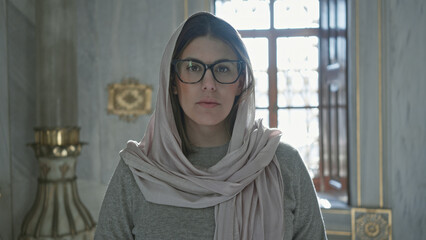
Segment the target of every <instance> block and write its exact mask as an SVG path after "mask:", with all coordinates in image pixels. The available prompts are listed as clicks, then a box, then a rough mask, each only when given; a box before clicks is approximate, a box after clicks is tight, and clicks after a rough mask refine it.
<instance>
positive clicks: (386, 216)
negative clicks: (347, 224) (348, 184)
mask: <svg viewBox="0 0 426 240" xmlns="http://www.w3.org/2000/svg"><path fill="white" fill-rule="evenodd" d="M351 214H352V240H369V239H372V240H391V239H392V212H391V210H390V209H368V208H352V212H351Z"/></svg>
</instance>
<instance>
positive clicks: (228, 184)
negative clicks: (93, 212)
mask: <svg viewBox="0 0 426 240" xmlns="http://www.w3.org/2000/svg"><path fill="white" fill-rule="evenodd" d="M182 26H183V25H181V26H180V27H179V28H178V29H177V31H176V32H175V33H174V34H173V35H172V37H171V39H170V41H169V42H168V44H167V46H166V49H165V52H164V55H163V58H162V62H161V71H160V86H159V92H158V96H157V104H156V108H155V112H154V114H153V116H152V118H151V120H150V123H149V125H148V128H147V130H146V133H145V136H144V137H143V139H142V141H141V142H135V141H129V142H128V144H127V148H126V149H124V150H123V151H122V152H121V153H120V156H121V157H122V159H123V160H124V161H125V163H126V164H127V165H128V166H129V168H130V169H131V171H132V173H133V175H134V177H135V179H136V182H137V184H138V186H139V188H140V190H141V191H142V194H143V195H144V197H145V199H146V200H147V201H149V202H152V203H156V204H164V205H171V206H178V207H187V208H206V207H212V206H214V207H215V220H216V228H215V239H223V240H228V239H256V240H261V239H283V236H284V207H283V181H282V176H281V172H280V167H279V163H278V161H277V158H276V157H275V151H276V149H277V147H278V143H279V140H280V135H281V133H280V132H279V131H278V130H272V129H267V128H265V127H263V126H262V123H261V121H258V122H255V121H254V110H255V109H254V94H253V93H251V94H250V95H249V96H248V97H247V98H246V99H245V100H243V101H242V102H241V103H240V105H239V107H238V112H237V117H236V120H235V126H234V129H233V133H232V138H231V140H230V144H229V149H228V152H227V154H226V156H225V157H224V158H223V159H221V160H220V161H219V162H218V163H217V164H216V165H214V166H212V167H210V168H209V169H207V170H202V169H199V168H197V167H194V166H193V165H192V164H191V163H190V162H189V160H188V159H187V158H186V157H185V155H184V154H183V153H182V150H181V140H180V137H179V134H178V131H177V129H176V124H175V121H174V117H173V111H172V105H171V102H170V96H169V91H168V89H169V75H170V64H171V58H172V54H173V50H174V47H175V43H176V40H177V38H178V36H179V34H180V32H181V29H182Z"/></svg>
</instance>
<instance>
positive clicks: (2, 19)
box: [0, 0, 13, 239]
mask: <svg viewBox="0 0 426 240" xmlns="http://www.w3.org/2000/svg"><path fill="white" fill-rule="evenodd" d="M6 4H7V3H6V0H0V143H1V144H0V166H1V167H0V212H1V214H0V239H12V232H11V230H12V219H13V218H12V214H13V212H12V195H11V192H12V191H11V190H12V189H11V186H12V185H11V173H10V165H11V159H10V152H9V150H10V134H9V129H10V122H9V114H8V113H9V93H8V89H9V86H8V84H9V79H8V69H7V68H8V64H7V26H6V22H7V21H6V20H7V18H6Z"/></svg>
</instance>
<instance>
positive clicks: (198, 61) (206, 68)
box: [172, 59, 245, 84]
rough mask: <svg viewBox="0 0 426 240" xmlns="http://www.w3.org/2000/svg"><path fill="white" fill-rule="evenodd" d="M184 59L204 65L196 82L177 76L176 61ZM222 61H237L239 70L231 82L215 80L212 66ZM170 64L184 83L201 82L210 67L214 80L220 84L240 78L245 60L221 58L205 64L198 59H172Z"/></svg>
mask: <svg viewBox="0 0 426 240" xmlns="http://www.w3.org/2000/svg"><path fill="white" fill-rule="evenodd" d="M185 61H193V62H196V63H199V64H201V65H203V66H204V72H203V74H202V75H201V78H200V80H198V81H196V82H185V81H184V80H182V78H180V76H179V71H178V69H177V63H178V62H185ZM223 62H236V63H238V64H239V67H240V68H239V71H238V76H237V78H236V79H235V80H234V81H232V82H229V83H228V82H226V83H225V82H221V81H219V80H217V78H216V75H214V71H213V68H214V66H215V65H217V64H219V63H223ZM172 66H173V68H174V71H175V73H176V75H177V76H178V78H179V80H180V81H181V82H183V83H186V84H196V83H199V82H201V80H203V78H204V75H206V72H207V70H208V69H210V71H211V72H212V75H213V78H214V80H216V82H218V83H220V84H233V83H235V82H236V81H238V79H239V78H240V76H241V73H243V72H244V70H243V69H244V67H245V62H244V61H242V60H226V59H223V60H218V61H216V62H214V63H212V64H205V63H203V62H201V61H200V60H198V59H173V60H172Z"/></svg>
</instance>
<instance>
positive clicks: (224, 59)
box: [181, 57, 239, 64]
mask: <svg viewBox="0 0 426 240" xmlns="http://www.w3.org/2000/svg"><path fill="white" fill-rule="evenodd" d="M181 60H185V61H196V62H197V61H198V62H201V63H203V64H215V63H218V62H221V61H239V59H228V58H221V59H218V60H216V61H214V62H212V63H205V62H203V61H201V60H200V59H197V58H192V57H187V58H184V59H181Z"/></svg>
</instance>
